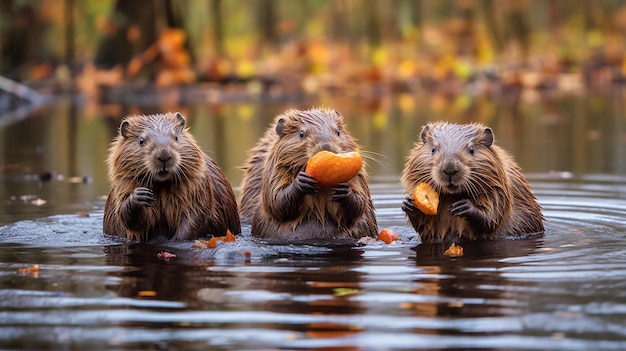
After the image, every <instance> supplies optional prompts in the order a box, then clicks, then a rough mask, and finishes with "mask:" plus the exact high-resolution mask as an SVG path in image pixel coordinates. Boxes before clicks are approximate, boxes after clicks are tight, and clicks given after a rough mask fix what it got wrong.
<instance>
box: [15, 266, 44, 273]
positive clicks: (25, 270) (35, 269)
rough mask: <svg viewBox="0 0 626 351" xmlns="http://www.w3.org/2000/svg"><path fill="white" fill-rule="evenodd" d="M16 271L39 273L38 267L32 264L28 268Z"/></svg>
mask: <svg viewBox="0 0 626 351" xmlns="http://www.w3.org/2000/svg"><path fill="white" fill-rule="evenodd" d="M17 271H18V272H20V273H36V272H39V265H38V264H34V265H32V266H30V267H25V268H18V269H17Z"/></svg>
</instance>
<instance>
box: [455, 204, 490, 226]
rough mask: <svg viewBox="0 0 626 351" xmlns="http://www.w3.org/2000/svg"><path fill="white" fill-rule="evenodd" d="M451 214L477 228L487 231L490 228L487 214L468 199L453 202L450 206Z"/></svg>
mask: <svg viewBox="0 0 626 351" xmlns="http://www.w3.org/2000/svg"><path fill="white" fill-rule="evenodd" d="M450 214H452V215H453V216H455V217H461V218H463V219H465V220H466V221H468V222H470V224H471V225H472V226H473V227H474V228H475V229H476V230H481V231H485V230H488V229H489V222H488V220H487V217H486V216H485V214H484V213H483V212H482V211H481V210H479V209H478V208H476V206H474V204H473V203H472V202H471V201H470V200H468V199H464V200H459V201H457V202H455V203H453V204H452V206H450Z"/></svg>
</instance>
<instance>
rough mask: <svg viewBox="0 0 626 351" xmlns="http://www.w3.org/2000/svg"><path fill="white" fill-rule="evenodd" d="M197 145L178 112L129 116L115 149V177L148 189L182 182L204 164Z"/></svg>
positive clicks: (124, 122)
mask: <svg viewBox="0 0 626 351" xmlns="http://www.w3.org/2000/svg"><path fill="white" fill-rule="evenodd" d="M194 145H195V141H193V137H192V136H191V134H189V132H188V131H187V129H186V128H185V118H184V117H183V116H182V115H181V114H180V113H178V112H177V113H167V114H164V115H140V116H129V117H126V118H125V119H124V120H123V121H122V123H121V124H120V127H119V135H118V136H117V137H116V140H115V141H114V143H113V146H112V148H111V150H112V159H111V160H110V161H109V163H110V165H111V167H112V169H113V170H112V174H113V175H117V176H122V177H124V178H129V177H131V178H134V179H135V181H137V182H138V183H139V184H141V185H143V186H148V187H149V186H150V185H153V184H155V183H156V184H162V183H180V182H181V181H182V180H183V179H184V178H186V177H189V176H190V169H194V168H193V167H194V165H197V164H198V163H199V162H200V161H201V159H200V158H199V156H198V152H197V150H195V146H194ZM196 168H197V167H196ZM116 170H120V171H119V172H116ZM130 173H132V174H130Z"/></svg>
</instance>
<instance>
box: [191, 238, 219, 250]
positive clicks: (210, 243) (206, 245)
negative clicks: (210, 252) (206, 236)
mask: <svg viewBox="0 0 626 351" xmlns="http://www.w3.org/2000/svg"><path fill="white" fill-rule="evenodd" d="M192 247H193V248H196V249H214V248H216V247H217V238H216V237H212V238H211V239H210V240H196V242H195V244H193V246H192Z"/></svg>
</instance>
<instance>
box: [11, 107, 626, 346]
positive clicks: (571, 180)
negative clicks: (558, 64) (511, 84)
mask: <svg viewBox="0 0 626 351" xmlns="http://www.w3.org/2000/svg"><path fill="white" fill-rule="evenodd" d="M404 98H405V97H404ZM402 99H403V98H402V97H401V98H400V99H398V100H394V101H388V102H381V103H380V104H378V105H375V106H363V104H348V103H346V102H341V103H339V102H337V101H322V103H323V104H324V105H326V106H342V108H341V110H342V112H343V113H344V115H345V116H346V118H347V119H348V123H349V129H350V130H351V131H352V133H353V134H354V135H355V136H357V137H358V139H359V142H360V143H361V144H362V145H364V147H365V148H366V149H367V150H370V151H372V152H374V153H375V154H378V156H377V157H376V158H377V161H378V162H372V161H370V174H371V176H372V177H371V189H372V193H373V197H374V204H375V206H376V210H377V217H378V221H379V227H380V228H391V229H393V230H395V231H397V232H398V233H399V235H400V237H401V240H400V242H399V243H396V244H391V245H386V244H383V243H381V242H377V243H374V244H370V245H366V246H362V247H334V248H333V247H308V246H291V245H286V246H276V245H267V244H264V243H263V242H261V241H259V240H257V239H255V238H252V237H251V236H250V235H249V227H244V234H243V235H242V236H240V237H239V238H238V240H237V242H235V243H223V244H221V245H220V246H219V247H218V248H217V249H215V250H211V249H198V248H193V247H192V245H193V244H192V243H177V244H171V245H167V246H153V245H138V244H130V243H127V242H124V241H121V240H117V239H114V238H111V237H107V236H104V235H103V234H102V233H101V221H102V206H103V196H104V195H106V192H107V187H108V185H107V183H106V178H105V171H104V165H103V160H104V158H105V155H106V147H107V145H108V142H110V138H111V137H112V133H114V130H115V126H116V125H117V124H118V123H119V119H118V117H119V116H118V115H121V114H125V113H128V112H129V111H130V110H131V109H130V108H126V109H124V108H122V110H121V111H120V109H119V108H117V107H107V108H104V107H103V108H101V111H100V112H97V113H95V114H93V115H90V114H89V113H88V112H85V111H88V110H83V109H79V110H78V112H77V113H78V115H77V116H76V118H71V113H70V114H68V111H70V112H71V109H70V108H69V107H67V106H63V105H60V106H56V107H53V108H50V109H48V110H46V111H40V112H38V113H36V114H34V115H33V116H31V117H29V118H28V119H25V120H23V121H18V122H15V123H12V124H10V125H6V126H3V127H2V128H1V129H0V135H2V139H1V140H2V142H0V147H1V148H3V149H0V151H3V152H0V157H4V159H1V158H0V161H2V162H0V165H11V166H10V167H8V168H7V167H6V166H5V169H4V171H3V172H2V173H0V174H1V176H2V181H1V182H0V187H1V188H0V190H2V192H1V193H0V194H2V201H3V203H2V204H1V205H0V224H3V225H4V226H2V227H0V348H1V349H9V350H12V349H33V350H40V349H54V350H64V349H84V350H121V349H123V350H145V349H152V350H159V349H163V350H182V349H185V350H189V349H191V350H194V349H198V350H200V349H201V350H205V349H215V350H265V349H272V350H275V349H279V350H356V349H367V350H389V349H397V350H402V349H407V350H409V349H410V350H413V349H477V350H479V349H480V350H486V349H508V350H512V349H515V350H623V349H626V245H624V244H623V243H624V237H625V234H626V222H625V221H624V218H626V201H624V200H625V199H626V177H625V176H624V174H626V158H624V156H625V155H624V154H625V152H626V148H625V147H624V146H625V145H624V144H625V143H626V120H624V108H623V101H622V100H621V98H620V97H606V96H587V97H583V98H581V97H558V98H555V99H549V100H546V101H544V100H531V101H530V102H529V101H525V103H523V104H513V103H511V102H506V101H505V102H502V101H500V102H493V101H475V102H473V103H472V105H471V106H466V107H465V108H464V109H460V110H459V111H456V110H452V107H450V108H443V109H442V107H441V106H439V105H437V104H435V103H434V102H433V103H430V104H428V103H427V102H428V101H429V99H423V100H419V99H418V100H416V101H414V102H413V103H414V105H410V103H409V102H407V101H403V100H402ZM509 104H512V105H509ZM310 105H311V104H310V103H307V105H305V106H310ZM287 106H289V105H284V104H281V105H250V104H248V105H246V104H236V105H223V106H218V107H216V106H213V107H211V108H207V107H206V106H196V107H188V108H186V109H184V110H183V112H184V113H187V114H188V115H189V116H193V117H190V125H191V128H192V132H193V133H194V135H196V136H197V138H198V139H199V141H200V142H201V144H203V148H204V149H206V150H208V151H210V152H212V154H213V156H214V157H215V158H216V160H217V161H218V163H219V164H220V165H222V167H223V168H224V169H225V171H226V173H227V175H228V176H229V178H230V179H231V181H232V182H233V183H234V184H238V182H239V180H240V179H241V175H240V171H239V170H237V169H236V166H238V165H240V164H241V162H243V160H244V159H245V150H246V149H247V148H249V147H250V146H251V145H252V144H254V142H255V141H256V138H258V136H260V135H261V134H262V132H263V129H264V127H265V126H266V125H267V123H269V121H270V120H271V118H272V116H273V114H274V113H277V112H279V111H281V110H282V109H284V108H286V107H287ZM407 106H408V107H411V106H413V110H411V109H408V108H407ZM416 106H424V109H423V110H421V109H417V107H416ZM446 106H447V105H446ZM162 108H163V107H162ZM418 110H419V111H418ZM102 111H113V112H115V113H113V112H111V115H110V116H108V117H107V114H106V113H105V112H102ZM145 112H151V111H145ZM253 116H255V117H253ZM444 116H446V119H448V120H453V121H457V122H463V121H468V120H471V119H476V120H481V121H483V122H484V123H487V124H489V125H490V126H492V127H493V128H494V131H495V135H496V138H497V142H498V143H499V144H500V145H502V146H503V147H505V148H506V149H507V150H509V151H510V152H511V153H512V154H513V155H515V157H516V158H517V159H518V161H519V162H520V164H521V165H522V167H523V168H524V170H525V172H526V174H527V176H528V178H529V180H530V181H531V184H532V186H533V189H534V191H535V193H536V194H537V195H538V198H539V201H540V203H541V205H542V206H543V207H544V215H545V217H546V219H547V220H546V223H545V225H546V233H545V235H543V236H541V237H534V238H530V239H527V240H505V241H498V242H483V243H472V244H469V243H468V244H463V247H464V249H465V255H464V256H462V257H455V258H452V257H448V256H444V255H443V254H442V252H443V250H444V249H445V248H442V247H440V246H438V245H424V244H420V243H419V240H418V238H417V236H416V235H415V233H414V232H413V231H412V229H411V228H410V227H408V226H407V225H406V223H405V221H404V217H403V214H402V211H401V210H400V203H401V201H402V197H403V194H402V193H401V189H400V187H399V185H398V174H399V171H400V169H401V167H402V164H403V161H404V157H405V156H406V151H407V150H408V149H409V147H410V145H411V144H412V143H413V142H414V141H415V138H416V136H417V132H416V130H419V126H421V125H422V124H424V123H425V122H426V121H428V120H434V119H442V118H444ZM496 116H497V118H496ZM216 145H222V147H219V148H218V147H215V146H216ZM224 145H228V147H223V146H224ZM215 150H219V152H215ZM48 176H50V178H51V180H47V178H48ZM71 177H78V178H76V179H73V178H71ZM36 200H40V201H36ZM42 202H45V203H42ZM162 251H167V252H171V253H174V254H176V255H177V257H175V258H171V259H169V260H165V259H160V258H159V257H158V254H159V253H160V252H162ZM246 252H250V255H247V254H246ZM33 264H37V265H39V270H38V271H26V272H20V271H19V270H20V269H21V268H28V267H30V266H32V265H33Z"/></svg>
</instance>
